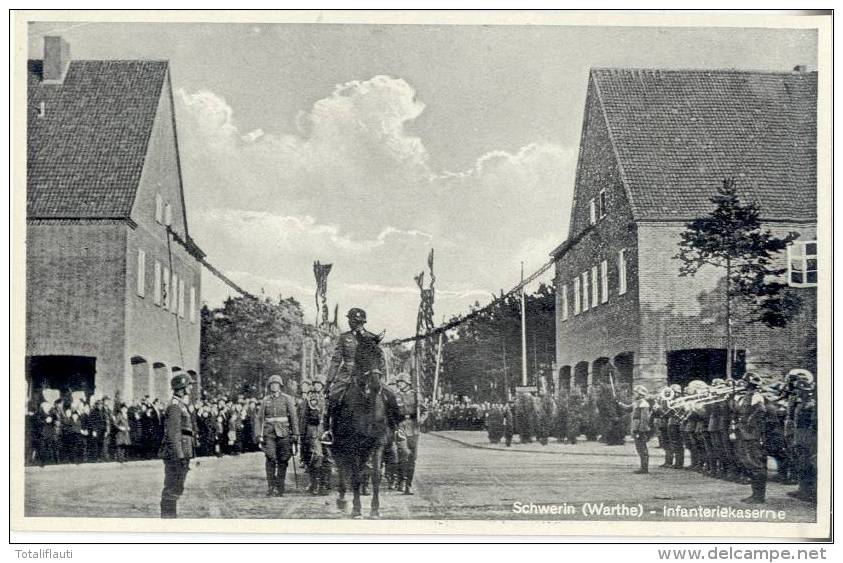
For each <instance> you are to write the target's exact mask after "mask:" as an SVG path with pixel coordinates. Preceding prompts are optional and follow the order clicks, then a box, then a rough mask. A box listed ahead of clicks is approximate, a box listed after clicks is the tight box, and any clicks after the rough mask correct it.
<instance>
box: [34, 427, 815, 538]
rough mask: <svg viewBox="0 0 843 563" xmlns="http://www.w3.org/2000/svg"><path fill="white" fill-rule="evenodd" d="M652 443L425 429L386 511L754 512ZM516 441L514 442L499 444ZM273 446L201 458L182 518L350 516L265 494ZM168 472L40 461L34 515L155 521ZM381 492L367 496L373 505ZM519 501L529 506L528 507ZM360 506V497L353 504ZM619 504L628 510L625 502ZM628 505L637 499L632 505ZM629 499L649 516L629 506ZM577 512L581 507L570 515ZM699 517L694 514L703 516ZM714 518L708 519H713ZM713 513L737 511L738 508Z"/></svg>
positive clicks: (326, 500)
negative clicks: (412, 476) (410, 472)
mask: <svg viewBox="0 0 843 563" xmlns="http://www.w3.org/2000/svg"><path fill="white" fill-rule="evenodd" d="M654 446H655V441H653V442H651V460H652V468H651V473H650V474H649V475H634V474H633V473H632V471H633V470H634V469H636V467H637V462H638V459H637V457H636V455H635V451H634V448H633V446H632V444H629V443H627V444H625V445H623V446H606V445H603V444H598V443H594V442H583V443H579V444H576V445H565V444H558V443H555V442H551V443H550V444H548V445H547V446H542V445H541V444H536V443H533V444H518V443H514V444H513V446H512V447H511V448H506V447H505V446H504V445H502V444H501V445H496V444H489V443H488V441H487V440H486V435H485V433H483V432H438V433H435V434H426V435H424V436H423V437H422V440H421V442H420V446H419V463H418V468H417V471H416V494H415V495H414V496H405V495H402V494H399V493H396V492H394V491H386V492H382V496H381V517H382V518H384V519H410V518H414V519H472V520H474V519H477V520H485V519H530V518H532V519H543V520H583V519H588V520H638V519H639V518H640V519H644V520H677V521H683V520H684V519H682V518H676V517H666V516H665V515H664V509H665V507H668V508H675V507H676V506H677V505H681V506H682V507H685V508H697V507H699V506H703V507H709V508H713V507H723V508H724V509H725V510H728V509H729V508H732V509H740V510H746V509H747V508H755V506H752V507H750V506H748V505H744V504H742V503H741V502H740V499H741V498H743V497H745V496H747V495H748V494H749V492H750V491H749V486H748V485H739V484H735V483H729V482H724V481H720V480H716V479H711V478H709V477H706V476H703V475H700V474H698V473H695V472H690V471H681V470H675V469H665V468H661V467H658V465H659V463H660V461H661V459H660V458H661V450H658V449H655V448H654ZM500 450H506V451H500ZM263 472H264V464H263V454H261V453H260V452H258V453H251V454H245V455H241V456H238V457H223V458H200V459H198V460H194V461H193V463H192V470H191V472H190V474H189V476H188V479H187V486H186V489H185V493H184V496H183V498H182V500H181V502H180V503H179V516H180V517H183V518H282V519H283V518H347V517H348V510H346V511H345V512H342V511H340V510H339V509H338V508H337V507H336V504H335V498H334V496H330V497H314V496H310V495H307V494H306V493H305V491H304V489H305V487H306V481H307V478H306V477H305V476H304V472H303V470H302V469H301V468H299V469H298V473H299V483H300V485H299V488H298V489H296V487H295V485H294V484H293V471H292V467H291V469H290V471H289V473H288V478H287V480H288V488H289V489H291V490H290V492H289V494H288V495H287V496H286V497H284V498H266V497H265V496H264V492H265V481H264V477H263ZM162 481H163V468H162V464H161V462H160V461H155V460H150V461H141V462H131V463H125V464H122V465H121V464H117V463H103V464H88V465H70V466H54V467H46V468H38V467H31V468H27V470H26V482H25V486H26V491H25V506H26V514H27V515H28V516H85V517H124V518H132V517H138V518H144V517H145V518H154V517H157V516H158V501H159V498H160V491H161V484H162ZM790 490H793V487H792V486H784V485H780V484H777V483H770V484H769V488H768V502H767V504H766V505H764V506H763V508H764V509H767V510H770V511H772V512H776V513H778V512H779V511H783V515H784V519H783V520H778V517H768V518H764V519H763V520H764V521H785V522H810V521H813V520H814V519H815V509H814V507H813V506H812V505H809V504H807V503H804V502H801V501H797V500H793V499H791V498H790V497H788V496H787V495H786V492H787V491H790ZM369 498H370V497H363V506H364V514H368V503H369ZM517 503H521V504H520V505H519V504H517ZM530 503H533V504H535V505H545V506H552V505H556V506H558V507H559V508H558V509H557V511H558V512H560V513H558V514H552V513H544V514H541V513H539V514H536V513H529V514H528V513H523V512H517V510H518V506H528V505H530ZM600 503H603V504H602V507H603V508H604V509H611V510H614V511H616V512H617V511H620V513H616V514H614V515H611V514H609V515H607V514H603V515H602V516H601V515H597V514H589V515H585V514H583V510H584V506H586V505H587V507H588V508H591V509H599V508H600V506H601V504H600ZM349 504H350V503H349ZM618 506H620V507H621V508H615V507H618ZM623 507H626V509H625V508H623ZM630 508H637V509H640V510H641V511H642V514H641V516H640V517H639V516H630V515H624V514H623V512H624V511H625V510H628V509H630ZM567 511H572V513H570V514H565V512H567ZM698 519H699V518H689V519H688V520H698ZM708 519H709V518H703V520H708ZM710 519H711V520H726V521H728V520H732V519H734V517H725V518H718V517H712V518H710Z"/></svg>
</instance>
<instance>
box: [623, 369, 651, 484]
mask: <svg viewBox="0 0 843 563" xmlns="http://www.w3.org/2000/svg"><path fill="white" fill-rule="evenodd" d="M632 392H633V395H634V398H633V401H632V404H627V403H622V402H621V401H618V405H619V406H620V407H621V408H622V409H624V410H626V411H632V425H631V427H630V434H632V437H633V438H634V439H635V451H636V452H638V460H639V462H640V465H641V466H640V468H639V469H637V470H635V471H634V473H636V474H638V475H641V474H646V473H649V472H650V451H649V449H648V448H647V442H648V441H649V440H650V430H651V428H650V401H648V400H647V396H648V395H649V393H648V391H647V388H646V387H644V386H643V385H636V386H635V387H634V388H633V390H632Z"/></svg>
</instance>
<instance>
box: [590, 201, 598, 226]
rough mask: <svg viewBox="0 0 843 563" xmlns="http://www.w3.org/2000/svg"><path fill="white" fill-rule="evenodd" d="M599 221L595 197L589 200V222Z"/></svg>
mask: <svg viewBox="0 0 843 563" xmlns="http://www.w3.org/2000/svg"><path fill="white" fill-rule="evenodd" d="M596 222H597V203H596V202H595V201H594V198H591V199H590V200H588V223H589V224H590V225H593V224H595V223H596Z"/></svg>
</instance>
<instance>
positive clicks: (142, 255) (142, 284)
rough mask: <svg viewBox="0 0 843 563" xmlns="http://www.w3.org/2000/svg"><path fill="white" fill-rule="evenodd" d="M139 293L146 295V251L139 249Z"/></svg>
mask: <svg viewBox="0 0 843 563" xmlns="http://www.w3.org/2000/svg"><path fill="white" fill-rule="evenodd" d="M138 295H139V296H141V297H143V296H145V295H146V252H144V251H143V250H141V249H138Z"/></svg>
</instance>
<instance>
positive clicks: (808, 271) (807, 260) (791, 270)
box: [787, 240, 817, 287]
mask: <svg viewBox="0 0 843 563" xmlns="http://www.w3.org/2000/svg"><path fill="white" fill-rule="evenodd" d="M787 283H788V285H790V286H791V287H816V286H817V241H815V240H806V241H796V242H794V243H792V244H790V245H789V246H788V247H787Z"/></svg>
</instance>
